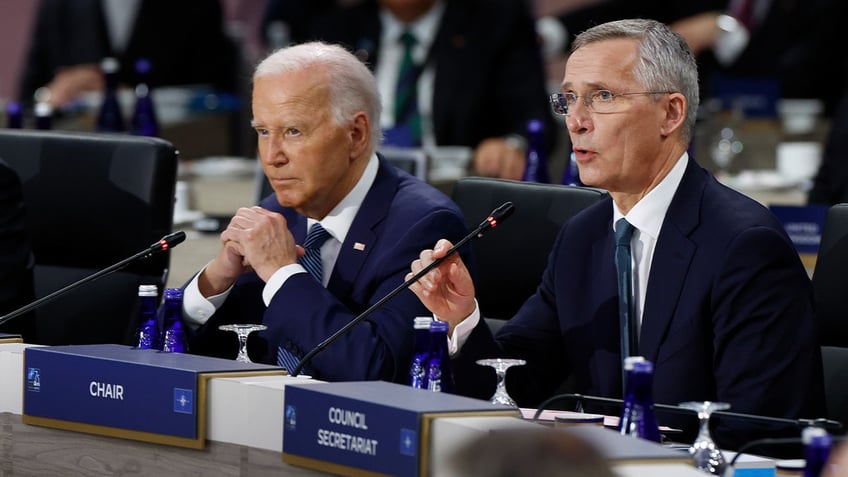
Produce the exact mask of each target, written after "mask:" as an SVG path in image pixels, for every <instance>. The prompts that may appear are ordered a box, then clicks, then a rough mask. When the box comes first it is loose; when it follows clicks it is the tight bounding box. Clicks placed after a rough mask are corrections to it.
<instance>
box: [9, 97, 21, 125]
mask: <svg viewBox="0 0 848 477" xmlns="http://www.w3.org/2000/svg"><path fill="white" fill-rule="evenodd" d="M6 127H7V128H9V129H21V128H23V127H24V108H23V106H22V105H21V103H19V102H17V101H12V102H11V103H9V104H7V105H6Z"/></svg>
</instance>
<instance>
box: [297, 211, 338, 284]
mask: <svg viewBox="0 0 848 477" xmlns="http://www.w3.org/2000/svg"><path fill="white" fill-rule="evenodd" d="M328 238H330V233H329V232H327V231H326V230H324V227H322V226H321V224H320V223H318V222H315V223H314V224H312V228H310V229H309V233H308V234H306V240H304V241H303V249H304V250H306V254H305V255H304V256H302V257H300V259H299V260H298V261H299V262H300V264H301V265H303V268H305V269H306V271H307V272H309V274H310V275H312V277H313V278H315V280H317V281H318V283H323V281H322V279H323V267H322V265H321V246H322V245H324V242H326V241H327V239H328Z"/></svg>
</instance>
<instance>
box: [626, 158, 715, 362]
mask: <svg viewBox="0 0 848 477" xmlns="http://www.w3.org/2000/svg"><path fill="white" fill-rule="evenodd" d="M704 185H705V181H704V172H703V171H702V170H701V169H700V168H699V166H697V164H695V162H694V161H692V160H690V161H689V164H688V165H687V167H686V172H685V174H684V176H683V180H682V181H681V182H680V186H679V187H678V188H677V192H676V193H675V195H674V198H673V199H672V201H671V205H670V206H669V208H668V212H667V213H666V217H665V220H664V222H663V226H662V230H661V231H660V238H659V241H658V242H657V246H656V250H655V252H654V258H653V263H652V264H651V275H650V278H649V279H648V290H647V293H646V295H645V309H644V312H643V315H642V327H641V329H640V334H639V354H641V355H642V356H644V357H645V358H646V359H648V360H650V361H653V362H656V360H657V356H658V354H659V347H660V345H661V344H662V342H663V341H664V340H665V335H666V333H667V332H668V328H669V326H670V324H671V320H672V318H673V317H674V313H675V310H676V309H677V306H678V302H679V300H680V294H681V291H682V290H683V286H684V282H685V279H686V275H687V274H688V273H689V265H690V264H691V262H692V256H693V255H694V254H695V250H696V248H697V246H696V244H695V243H693V242H692V241H691V240H690V239H689V236H690V234H691V233H692V231H693V230H694V229H695V228H696V227H697V226H698V223H699V219H698V217H700V208H701V197H702V195H703V191H704Z"/></svg>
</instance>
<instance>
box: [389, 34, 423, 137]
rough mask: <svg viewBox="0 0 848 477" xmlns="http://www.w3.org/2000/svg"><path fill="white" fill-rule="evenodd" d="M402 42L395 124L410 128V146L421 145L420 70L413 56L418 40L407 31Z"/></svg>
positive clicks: (396, 90) (401, 37)
mask: <svg viewBox="0 0 848 477" xmlns="http://www.w3.org/2000/svg"><path fill="white" fill-rule="evenodd" d="M400 42H401V43H402V44H403V56H402V57H401V62H400V68H399V70H398V78H397V85H396V87H395V107H394V112H395V126H396V127H405V128H407V129H408V130H409V138H410V141H411V144H409V146H420V145H421V115H420V113H419V111H418V76H419V73H420V71H419V67H418V65H416V64H415V60H414V59H413V57H412V52H413V50H414V48H415V44H416V43H417V42H418V40H416V39H415V35H413V34H412V33H410V32H409V31H405V32H403V34H402V35H401V36H400Z"/></svg>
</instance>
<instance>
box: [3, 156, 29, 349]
mask: <svg viewBox="0 0 848 477" xmlns="http://www.w3.org/2000/svg"><path fill="white" fill-rule="evenodd" d="M0 250H2V253H0V316H3V315H6V314H7V313H9V312H12V311H14V310H16V309H18V308H20V307H22V306H24V305H26V304H27V303H29V302H31V301H33V300H34V299H35V295H34V292H33V281H32V267H33V257H32V248H31V247H30V243H29V237H28V236H27V233H26V228H25V227H24V202H23V194H22V192H21V181H20V179H19V178H18V175H17V174H16V173H15V171H13V170H12V168H11V167H9V165H8V164H6V163H5V162H3V161H2V160H0ZM0 331H5V332H9V333H20V334H21V335H22V336H23V338H24V341H26V342H27V343H35V342H36V337H35V331H36V326H35V321H34V317H33V316H32V313H29V314H24V315H21V316H19V317H17V318H15V319H13V320H10V321H9V322H7V323H4V324H3V325H2V326H0Z"/></svg>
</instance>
